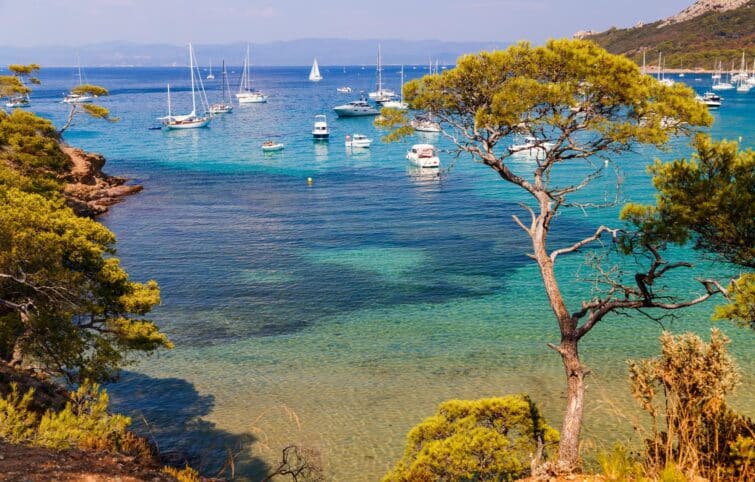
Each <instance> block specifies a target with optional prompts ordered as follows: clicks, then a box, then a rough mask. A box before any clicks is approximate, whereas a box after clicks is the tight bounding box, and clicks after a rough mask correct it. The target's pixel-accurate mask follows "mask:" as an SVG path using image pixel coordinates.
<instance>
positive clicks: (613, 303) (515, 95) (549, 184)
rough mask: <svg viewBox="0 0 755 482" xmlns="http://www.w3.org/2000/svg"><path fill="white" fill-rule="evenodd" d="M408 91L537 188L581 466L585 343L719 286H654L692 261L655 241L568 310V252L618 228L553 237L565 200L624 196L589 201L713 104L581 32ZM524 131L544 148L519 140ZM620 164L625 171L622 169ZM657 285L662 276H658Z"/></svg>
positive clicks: (481, 157)
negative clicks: (564, 284)
mask: <svg viewBox="0 0 755 482" xmlns="http://www.w3.org/2000/svg"><path fill="white" fill-rule="evenodd" d="M404 96H405V99H406V100H408V101H409V103H410V106H411V107H412V108H414V109H420V110H424V111H427V112H428V113H430V114H432V115H433V116H434V118H435V119H436V120H437V121H438V122H439V123H440V125H441V128H442V129H443V132H444V133H445V134H446V135H447V136H448V138H449V139H451V141H452V142H453V143H454V145H455V147H456V149H457V154H464V153H466V154H469V155H471V156H472V157H473V158H474V159H475V160H477V161H479V162H482V163H483V164H485V165H487V166H489V167H490V168H492V169H493V170H494V171H495V172H496V173H497V174H498V176H499V177H500V178H501V179H502V180H504V181H506V182H509V183H511V184H513V185H515V186H517V187H519V188H520V189H521V190H522V191H523V193H525V194H527V195H528V199H529V202H527V203H523V204H522V207H523V208H524V209H525V210H526V212H527V213H529V219H528V220H524V221H523V220H521V219H520V218H519V217H518V216H515V217H514V221H515V222H516V223H517V224H518V225H519V226H520V227H521V228H522V229H523V230H524V231H525V232H526V233H527V235H528V236H529V237H530V238H531V241H532V253H531V254H530V257H532V258H533V259H534V260H535V262H536V263H537V264H538V267H539V269H540V273H541V276H542V278H543V282H544V288H545V291H546V294H547V296H548V300H549V303H550V306H551V309H552V311H553V313H554V315H555V318H556V321H557V323H558V327H559V332H560V335H561V340H560V343H559V344H549V346H550V347H551V348H553V349H554V350H555V351H556V352H558V353H559V354H560V355H561V359H562V362H563V364H564V369H565V375H566V379H567V402H566V404H567V410H566V412H565V415H564V421H563V425H562V430H561V439H560V446H559V466H560V467H561V468H563V469H565V470H570V469H571V468H573V467H574V466H575V465H576V464H578V461H579V433H580V429H581V426H582V416H583V408H584V395H585V384H584V377H585V376H586V373H587V370H586V369H585V367H584V366H583V365H582V364H581V362H580V357H579V350H578V345H579V341H580V340H581V339H582V337H584V336H585V335H586V334H587V333H589V332H591V331H592V330H593V328H595V326H596V325H597V324H598V323H599V322H600V321H601V320H603V319H604V318H605V317H606V316H607V315H608V314H610V313H615V312H622V313H627V311H629V310H636V309H641V310H643V311H644V310H646V309H650V308H657V309H661V310H673V309H678V308H681V307H684V306H689V305H692V304H696V303H700V302H702V301H704V300H706V299H707V298H709V297H710V296H711V295H713V294H714V293H716V292H717V290H716V289H715V287H714V286H713V285H711V284H710V283H704V284H703V286H702V288H703V289H704V291H703V292H702V293H701V294H700V295H699V296H697V297H695V298H692V299H689V300H683V299H672V298H670V295H669V294H668V293H664V294H660V293H658V292H656V291H654V290H653V289H651V288H650V287H651V286H652V285H653V284H654V282H656V281H657V279H658V278H660V277H662V276H663V275H664V274H666V273H667V272H669V271H671V270H675V269H678V268H683V267H686V266H689V263H685V262H681V263H670V262H668V261H666V260H665V259H663V257H662V256H661V253H660V252H659V251H658V250H657V249H656V247H654V246H646V247H647V249H648V252H649V254H648V256H649V258H650V262H649V263H642V264H638V265H637V266H636V269H637V271H638V272H637V273H636V274H634V276H632V274H631V272H630V273H626V274H623V275H622V276H620V277H619V278H617V277H616V276H615V275H616V274H617V273H619V271H618V270H615V271H609V272H598V273H597V274H596V279H595V285H596V286H597V287H598V288H599V289H598V290H597V291H596V295H595V297H594V298H593V299H590V300H585V301H583V302H582V303H580V304H579V305H578V306H573V307H571V308H570V307H568V306H567V302H566V300H565V299H564V297H563V295H562V292H561V288H560V286H559V282H558V280H557V279H556V275H555V267H554V266H555V264H556V262H557V260H558V258H559V257H561V256H565V255H568V254H570V253H574V252H577V251H580V250H582V249H585V248H587V247H589V246H592V245H593V243H595V242H596V241H597V240H598V239H600V238H601V236H602V235H604V234H611V235H612V236H613V237H614V238H615V237H616V236H617V230H615V229H611V228H609V227H605V226H600V227H598V228H597V229H596V230H595V232H594V234H593V235H591V236H588V237H586V238H584V239H581V240H578V241H576V242H574V244H571V245H567V246H562V247H558V248H555V249H554V248H553V247H551V246H549V244H548V234H549V232H550V229H551V224H552V223H553V222H555V221H556V219H557V214H558V213H559V212H560V211H561V210H563V209H566V208H574V207H577V208H583V209H584V208H597V207H602V206H610V205H614V204H615V203H616V202H617V199H618V197H611V196H608V197H607V198H606V200H605V201H604V202H597V203H592V202H585V201H584V198H583V197H580V194H581V192H582V191H583V190H585V189H587V188H588V187H589V186H591V185H592V184H593V182H594V181H595V180H597V179H598V178H601V177H604V178H608V176H613V177H612V179H613V182H614V183H615V184H616V185H617V189H618V185H619V183H620V177H621V176H620V173H619V172H618V168H617V167H616V166H617V164H616V162H615V161H616V156H618V155H619V154H621V153H623V152H628V151H630V150H633V149H635V148H637V146H638V145H641V144H644V145H649V146H653V147H657V148H664V147H665V145H666V143H667V142H668V140H669V139H670V138H671V137H672V136H676V135H687V134H690V133H693V132H695V130H696V129H698V128H700V127H705V126H708V125H710V123H711V122H712V117H711V116H710V114H709V113H708V111H707V108H706V107H705V106H704V105H703V104H702V103H700V102H697V101H696V100H695V98H694V92H693V91H692V90H691V89H690V88H688V87H686V86H684V85H680V84H676V85H674V86H671V87H669V86H666V85H663V84H661V83H659V82H658V81H656V80H655V79H653V78H651V77H649V76H646V75H643V74H642V73H641V72H640V70H639V68H638V67H637V65H636V64H634V63H633V62H632V61H631V60H629V59H627V58H625V57H621V56H616V55H612V54H610V53H608V52H606V51H605V50H603V49H602V48H600V47H599V46H597V45H596V44H594V43H592V42H589V41H580V40H551V41H549V42H547V43H546V44H545V45H543V46H538V47H532V46H531V45H530V44H528V43H520V44H517V45H514V46H512V47H509V48H508V49H506V50H504V51H495V52H482V53H479V54H476V55H467V56H464V57H461V58H460V59H459V60H458V62H457V65H456V68H454V69H450V70H446V71H444V72H441V73H439V74H436V75H429V76H425V77H423V78H421V79H417V80H413V81H411V82H409V83H408V84H406V86H405V88H404ZM388 114H390V115H387V116H384V117H385V120H384V121H383V122H384V125H388V126H389V127H405V126H406V120H407V119H406V116H405V115H403V116H402V115H400V114H396V113H391V112H388ZM518 136H523V137H528V138H530V139H531V140H532V143H533V145H534V146H530V147H519V148H515V147H513V145H512V144H511V143H512V142H513V141H514V139H515V138H516V137H518ZM533 151H534V152H536V153H537V155H532V156H530V159H531V160H532V162H531V163H529V164H527V165H528V166H531V168H530V169H527V168H525V167H524V166H521V165H519V166H517V167H516V168H514V163H513V160H514V159H516V157H515V156H518V155H521V154H523V153H526V152H530V153H532V152H533ZM611 167H613V168H614V173H612V172H611ZM655 285H656V286H657V285H658V283H655Z"/></svg>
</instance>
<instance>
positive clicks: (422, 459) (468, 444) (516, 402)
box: [383, 395, 558, 482]
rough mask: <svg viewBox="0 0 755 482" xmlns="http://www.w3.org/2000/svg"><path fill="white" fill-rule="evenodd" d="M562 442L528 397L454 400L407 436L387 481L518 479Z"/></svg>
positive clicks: (445, 404)
mask: <svg viewBox="0 0 755 482" xmlns="http://www.w3.org/2000/svg"><path fill="white" fill-rule="evenodd" d="M556 442H558V432H557V431H556V430H555V429H553V428H552V427H550V426H548V425H547V424H546V423H545V420H544V419H543V418H542V416H541V415H540V412H539V410H538V409H537V406H536V405H535V404H534V403H533V402H532V401H531V400H530V399H529V397H527V396H525V395H511V396H506V397H500V398H487V399H482V400H450V401H447V402H444V403H442V404H441V405H440V406H439V407H438V411H437V413H436V414H435V415H433V416H432V417H430V418H427V419H425V420H424V421H423V422H422V423H420V424H419V425H417V426H416V427H414V428H413V429H412V430H411V431H410V432H409V435H408V436H407V443H406V449H405V451H404V456H403V458H402V459H401V460H400V461H399V462H398V463H397V464H396V466H395V467H394V469H393V470H392V471H391V472H389V473H388V474H387V475H386V476H385V478H384V479H383V480H384V481H386V482H388V481H391V482H392V481H423V480H449V481H450V480H453V481H464V480H480V481H482V480H514V479H516V478H519V477H521V476H523V475H525V474H526V473H527V472H528V471H529V469H530V462H531V460H530V459H531V458H532V456H533V455H534V454H539V453H541V451H542V450H543V448H544V446H550V445H552V444H554V443H556Z"/></svg>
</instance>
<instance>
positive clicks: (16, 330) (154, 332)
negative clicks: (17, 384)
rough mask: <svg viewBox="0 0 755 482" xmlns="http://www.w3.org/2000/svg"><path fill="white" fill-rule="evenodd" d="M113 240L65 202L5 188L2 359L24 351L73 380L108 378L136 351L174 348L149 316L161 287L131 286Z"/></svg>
mask: <svg viewBox="0 0 755 482" xmlns="http://www.w3.org/2000/svg"><path fill="white" fill-rule="evenodd" d="M114 242H115V238H114V236H113V234H112V233H111V232H110V231H108V230H107V229H106V228H105V227H104V226H102V225H101V224H99V223H97V222H95V221H93V220H91V219H88V218H81V217H78V216H76V215H75V214H74V213H73V211H72V210H71V209H70V208H68V207H66V206H65V205H64V203H63V201H62V200H61V199H45V198H43V197H41V196H39V195H37V194H31V193H25V192H22V191H20V190H18V189H15V188H9V189H0V315H4V316H5V317H6V319H7V320H8V322H7V323H4V324H2V325H0V332H2V335H3V336H2V337H0V339H5V340H8V344H7V345H5V346H0V356H2V357H3V358H4V359H6V360H10V359H12V358H15V357H16V355H17V352H20V353H22V354H23V358H24V359H25V360H26V361H32V360H33V361H35V362H36V363H38V364H41V365H42V366H43V367H45V368H46V369H47V370H48V371H50V372H52V373H55V374H62V375H65V376H66V377H68V378H69V379H70V380H83V379H93V380H102V379H107V378H109V377H110V376H112V375H113V374H114V373H115V371H116V370H117V369H118V367H119V366H121V365H123V364H124V363H128V361H129V360H128V359H126V358H125V356H126V355H127V354H129V353H131V352H133V351H141V352H152V351H154V350H156V349H158V348H160V347H165V348H171V347H172V344H171V343H170V341H169V340H168V339H167V337H166V336H165V335H164V334H163V333H161V332H160V331H159V330H158V328H157V327H156V326H155V325H154V323H152V322H151V321H149V320H147V319H144V318H142V317H143V316H144V315H145V314H147V313H148V312H149V310H150V309H151V308H152V307H153V306H154V305H156V304H158V303H159V299H160V298H159V296H160V295H159V288H158V286H157V284H156V283H155V282H153V281H152V282H148V283H146V284H143V283H136V282H133V281H131V280H130V279H129V277H128V275H127V273H126V272H125V271H124V270H123V268H121V267H120V264H119V261H118V259H116V258H112V257H108V256H110V255H112V254H114V253H115V250H114ZM1 319H2V318H0V320H1ZM15 361H16V362H18V361H20V360H15Z"/></svg>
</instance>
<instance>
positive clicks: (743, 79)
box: [737, 51, 752, 94]
mask: <svg viewBox="0 0 755 482" xmlns="http://www.w3.org/2000/svg"><path fill="white" fill-rule="evenodd" d="M747 80H748V75H747V65H746V64H745V53H744V51H742V67H741V69H740V71H739V78H738V79H737V92H739V93H740V94H746V93H748V92H750V89H752V86H751V85H750V84H749V83H748V82H747Z"/></svg>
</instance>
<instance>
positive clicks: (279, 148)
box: [262, 144, 285, 152]
mask: <svg viewBox="0 0 755 482" xmlns="http://www.w3.org/2000/svg"><path fill="white" fill-rule="evenodd" d="M284 148H285V146H284V145H283V144H276V145H274V146H262V152H278V151H282V150H283V149H284Z"/></svg>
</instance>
